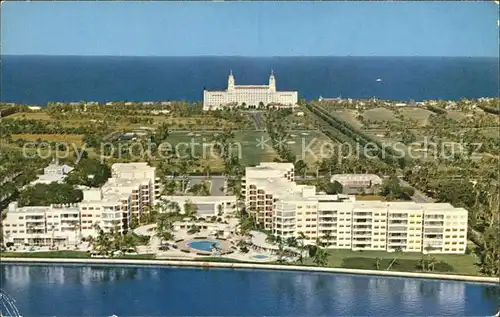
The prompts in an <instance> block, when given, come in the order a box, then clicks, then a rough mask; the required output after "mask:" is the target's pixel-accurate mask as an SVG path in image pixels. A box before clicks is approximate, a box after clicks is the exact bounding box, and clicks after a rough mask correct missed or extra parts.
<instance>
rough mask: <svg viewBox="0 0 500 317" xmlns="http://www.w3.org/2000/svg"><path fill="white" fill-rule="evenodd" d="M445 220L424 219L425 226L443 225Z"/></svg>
mask: <svg viewBox="0 0 500 317" xmlns="http://www.w3.org/2000/svg"><path fill="white" fill-rule="evenodd" d="M443 226H444V221H428V220H425V221H424V227H443Z"/></svg>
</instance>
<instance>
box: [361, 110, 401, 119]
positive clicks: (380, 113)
mask: <svg viewBox="0 0 500 317" xmlns="http://www.w3.org/2000/svg"><path fill="white" fill-rule="evenodd" d="M362 116H363V118H364V119H365V120H372V121H391V120H393V119H394V112H392V111H391V110H388V109H385V108H374V109H370V110H366V111H365V112H363V113H362Z"/></svg>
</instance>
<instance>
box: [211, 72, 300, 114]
mask: <svg viewBox="0 0 500 317" xmlns="http://www.w3.org/2000/svg"><path fill="white" fill-rule="evenodd" d="M298 98H299V97H298V93H297V91H277V90H276V79H275V77H274V73H273V72H272V71H271V75H270V76H269V84H268V85H236V84H235V81H234V76H233V73H232V71H231V72H230V74H229V78H228V80H227V89H226V90H220V91H209V90H204V91H203V110H214V109H220V108H222V107H224V106H231V105H233V106H245V107H251V108H256V107H259V106H261V105H263V106H268V105H273V106H274V107H295V106H296V105H297V102H298Z"/></svg>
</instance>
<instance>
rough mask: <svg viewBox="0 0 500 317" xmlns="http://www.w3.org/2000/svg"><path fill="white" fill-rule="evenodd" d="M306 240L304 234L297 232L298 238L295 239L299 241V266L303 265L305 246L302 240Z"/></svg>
mask: <svg viewBox="0 0 500 317" xmlns="http://www.w3.org/2000/svg"><path fill="white" fill-rule="evenodd" d="M305 239H306V236H305V234H304V232H302V231H301V232H299V237H298V238H297V240H298V241H300V246H299V248H300V255H299V262H300V264H303V263H304V254H303V253H304V250H305V245H304V243H305V242H304V240H305Z"/></svg>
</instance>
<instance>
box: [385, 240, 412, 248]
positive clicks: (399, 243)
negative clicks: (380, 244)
mask: <svg viewBox="0 0 500 317" xmlns="http://www.w3.org/2000/svg"><path fill="white" fill-rule="evenodd" d="M407 244H408V240H389V241H388V242H387V246H389V247H397V246H403V245H404V246H406V245H407Z"/></svg>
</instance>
